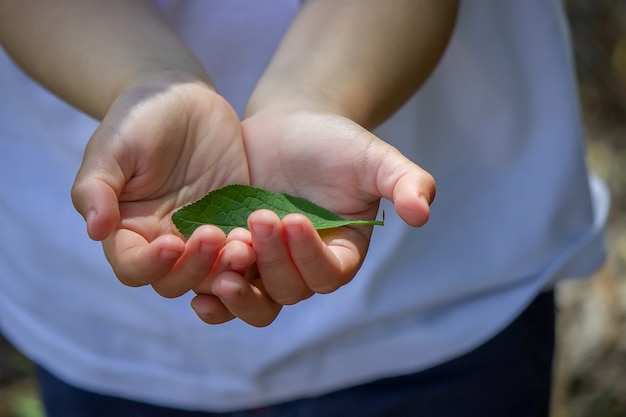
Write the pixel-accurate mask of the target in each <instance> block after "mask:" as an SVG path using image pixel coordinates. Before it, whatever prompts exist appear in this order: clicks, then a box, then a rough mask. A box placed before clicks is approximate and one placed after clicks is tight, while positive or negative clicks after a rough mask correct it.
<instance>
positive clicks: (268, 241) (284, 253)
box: [248, 210, 313, 305]
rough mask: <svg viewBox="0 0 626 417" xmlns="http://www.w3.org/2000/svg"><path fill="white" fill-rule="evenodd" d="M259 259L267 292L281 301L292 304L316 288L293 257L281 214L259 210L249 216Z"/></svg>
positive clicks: (309, 294)
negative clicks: (299, 270) (306, 280)
mask: <svg viewBox="0 0 626 417" xmlns="http://www.w3.org/2000/svg"><path fill="white" fill-rule="evenodd" d="M248 225H249V227H250V234H251V237H252V247H253V249H254V252H255V253H256V263H257V268H258V270H259V274H260V275H261V277H262V279H263V282H264V285H265V288H266V290H267V292H268V294H269V295H270V296H271V297H272V298H273V299H274V300H275V301H276V302H277V303H279V304H283V305H290V304H295V303H297V302H299V301H301V300H304V299H306V298H309V297H310V296H311V295H312V294H313V292H312V291H311V290H310V289H309V288H308V287H307V285H306V283H305V282H304V280H303V279H302V277H301V276H300V273H299V272H298V269H297V267H296V265H294V263H293V262H292V260H291V256H290V254H289V249H288V248H287V244H286V242H285V238H284V236H283V231H282V223H281V220H280V218H279V217H278V215H276V214H275V213H273V212H271V211H269V210H258V211H256V212H254V213H252V214H251V215H250V216H249V218H248Z"/></svg>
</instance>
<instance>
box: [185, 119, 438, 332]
mask: <svg viewBox="0 0 626 417" xmlns="http://www.w3.org/2000/svg"><path fill="white" fill-rule="evenodd" d="M242 127H243V135H244V142H245V146H246V152H247V155H248V163H249V170H250V178H251V183H252V185H254V186H257V187H261V188H265V189H268V190H271V191H276V192H285V193H288V194H292V195H296V196H299V197H303V198H306V199H309V200H311V201H313V202H314V203H316V204H318V205H320V206H322V207H325V208H327V209H329V210H330V211H332V212H334V213H336V214H338V215H340V216H342V217H345V218H348V219H373V218H375V216H376V214H377V211H378V205H379V202H380V199H381V198H386V199H388V200H390V201H392V202H393V204H394V208H395V210H396V211H397V212H398V214H399V215H400V217H401V218H402V219H403V220H404V221H405V222H406V223H408V224H410V225H412V226H420V225H423V224H424V223H425V222H426V221H427V219H428V216H429V206H430V203H431V202H432V200H433V199H434V196H435V182H434V179H433V178H432V176H431V175H430V174H428V173H427V172H426V171H424V170H423V169H421V168H420V167H419V166H417V165H416V164H414V163H413V162H411V161H410V160H408V159H407V158H406V157H404V156H403V155H402V154H401V153H400V152H399V151H398V150H397V149H395V148H394V147H392V146H391V145H389V144H388V143H386V142H384V141H383V140H381V139H380V138H378V137H376V136H375V135H374V134H372V133H371V132H370V131H368V130H366V129H365V128H363V127H361V126H360V125H358V124H356V123H354V122H353V121H351V120H349V119H347V118H344V117H342V116H338V115H333V114H325V113H316V112H311V111H303V110H298V111H262V112H259V113H257V114H255V115H253V116H251V117H250V118H248V119H246V120H245V121H244V122H243V123H242ZM248 225H249V230H250V231H249V232H243V231H242V232H238V234H239V236H238V237H237V238H236V239H234V240H239V241H240V242H242V243H246V244H248V246H250V247H252V249H253V251H254V260H255V262H256V263H255V266H254V269H253V270H252V271H253V273H254V278H256V279H252V277H251V276H250V274H251V272H250V270H249V269H246V268H245V264H246V263H245V262H242V263H241V265H242V268H240V269H239V270H238V271H239V273H237V270H232V269H231V272H230V275H229V277H228V288H229V292H230V297H220V296H219V293H220V291H219V288H220V285H221V278H216V279H213V280H212V281H211V285H212V286H211V291H213V293H214V294H216V295H217V296H218V298H220V299H221V301H222V303H213V302H209V301H208V299H204V301H205V302H202V303H198V304H196V305H195V306H194V309H195V310H196V313H198V315H199V316H200V317H201V318H202V319H203V320H205V321H206V322H209V323H219V322H222V321H227V320H229V319H231V318H232V317H234V316H235V315H236V316H238V317H240V318H242V317H243V318H244V320H245V321H248V322H250V320H253V319H254V317H255V312H256V313H257V314H258V315H257V316H256V317H263V320H262V323H258V322H257V324H260V325H265V324H269V323H270V322H271V320H272V319H273V318H274V317H275V316H276V315H277V314H278V312H279V311H280V308H279V306H281V305H289V304H295V303H297V302H299V301H302V300H304V299H306V298H309V297H310V296H312V295H313V294H315V293H330V292H333V291H335V290H337V289H338V288H340V287H341V286H343V285H345V284H347V283H348V282H350V281H351V280H352V278H353V277H354V276H355V275H356V273H357V271H358V269H359V268H360V266H361V264H362V262H363V260H364V257H365V256H366V253H367V249H368V246H369V241H370V237H371V233H372V227H371V226H356V227H342V228H337V229H331V230H324V231H320V232H318V231H316V230H315V228H314V227H313V225H312V223H311V222H310V221H309V220H308V219H307V218H306V217H305V216H302V215H299V214H291V215H288V216H286V217H284V218H283V219H282V220H281V219H280V218H279V217H278V216H277V215H276V214H274V213H272V212H270V211H267V210H260V211H257V212H255V213H253V214H252V215H251V216H250V217H249V219H248ZM231 247H232V248H234V247H235V246H231ZM238 247H239V248H240V249H241V248H242V247H241V246H238ZM228 253H231V252H230V251H229V247H228V246H227V247H225V249H224V254H228ZM239 253H240V254H241V253H243V252H239ZM231 254H234V252H232V253H231ZM233 256H235V255H233ZM244 257H245V256H244ZM246 259H248V261H249V264H251V262H252V255H250V256H249V257H247V258H246ZM224 267H225V266H224ZM222 277H223V276H222ZM258 278H260V279H258ZM255 283H262V287H258V286H257V288H255ZM260 289H261V290H260ZM200 292H202V290H201V291H200ZM233 295H235V296H233ZM268 297H269V298H268ZM243 300H246V303H242V301H243ZM213 301H215V300H213ZM272 301H273V303H272ZM237 305H245V306H246V311H245V313H244V314H237V313H236V314H233V312H240V310H238V308H237V307H236V306H237ZM233 306H235V307H233ZM255 306H256V308H255Z"/></svg>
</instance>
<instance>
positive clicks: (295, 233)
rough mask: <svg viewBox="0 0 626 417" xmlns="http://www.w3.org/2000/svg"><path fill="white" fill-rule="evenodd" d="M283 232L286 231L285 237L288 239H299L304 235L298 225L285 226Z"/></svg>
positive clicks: (302, 229)
mask: <svg viewBox="0 0 626 417" xmlns="http://www.w3.org/2000/svg"><path fill="white" fill-rule="evenodd" d="M285 230H286V231H287V236H288V237H289V238H290V239H299V238H301V237H302V235H303V234H304V228H303V227H302V226H301V225H299V224H291V225H289V226H285Z"/></svg>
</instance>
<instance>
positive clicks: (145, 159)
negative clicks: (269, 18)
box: [72, 85, 248, 296]
mask: <svg viewBox="0 0 626 417" xmlns="http://www.w3.org/2000/svg"><path fill="white" fill-rule="evenodd" d="M233 182H237V183H247V182H248V170H247V163H246V158H245V153H244V149H243V144H242V140H241V133H240V127H239V121H238V118H237V116H236V114H235V113H234V112H233V110H232V109H231V108H230V106H229V105H228V104H227V103H226V102H225V101H224V100H223V99H221V98H220V97H219V96H217V95H216V94H215V93H213V92H211V91H210V90H208V89H207V88H206V87H202V86H198V85H173V86H171V85H170V86H150V87H144V88H141V89H135V90H131V91H129V92H127V93H126V94H124V95H123V96H121V97H120V98H119V99H118V100H117V101H116V102H115V103H114V105H113V106H112V108H111V110H110V111H109V112H108V113H107V116H106V117H105V119H104V120H103V122H102V124H101V125H100V127H99V128H98V130H97V131H96V133H95V134H94V136H93V137H92V139H91V140H90V142H89V145H88V146H87V149H86V151H85V159H84V161H83V165H82V167H81V170H80V172H79V174H78V176H77V179H76V182H75V184H74V188H73V192H72V195H73V199H74V202H75V205H76V206H77V208H78V210H79V211H80V212H81V213H83V214H84V215H85V216H86V217H87V219H88V227H89V233H90V235H91V236H92V237H93V238H95V239H104V242H103V245H104V249H105V253H106V255H107V257H108V259H109V261H110V263H111V265H112V266H113V268H114V270H115V272H116V274H117V275H118V277H119V278H120V280H122V281H123V282H125V283H127V284H129V285H143V284H148V283H150V284H153V285H155V288H158V291H159V292H160V293H162V294H163V295H168V296H175V295H180V294H181V293H182V292H185V291H187V290H189V289H190V288H191V287H192V286H193V284H194V283H195V282H197V280H198V279H201V276H202V275H203V274H206V273H207V272H208V270H209V269H210V267H211V264H209V261H210V260H212V259H213V260H214V259H215V256H216V253H217V252H218V251H219V248H221V245H222V244H223V240H224V239H225V237H224V236H223V235H220V233H219V232H218V231H216V230H214V229H212V230H206V228H205V229H204V230H201V231H199V232H198V236H197V237H196V236H194V237H192V238H191V239H190V240H189V241H188V242H184V241H183V239H182V238H181V237H180V235H178V234H177V233H176V231H175V230H174V228H173V225H172V223H171V220H170V215H171V212H172V211H173V210H174V209H175V208H177V207H180V206H182V205H184V204H187V203H190V202H192V201H194V200H196V199H198V198H200V197H201V196H202V195H203V194H205V193H206V192H207V191H209V190H210V189H212V188H216V187H219V186H223V185H226V184H229V183H233ZM94 213H95V214H94ZM203 233H204V234H203ZM203 244H208V245H209V246H210V249H207V248H206V245H204V249H202V247H203ZM202 250H204V251H205V252H207V253H204V255H206V256H205V258H206V259H205V260H204V261H201V260H200V258H201V255H202V253H201V252H202ZM180 276H184V279H185V280H187V281H188V282H184V283H180V282H177V281H180V279H179V277H180ZM192 276H193V278H191V277H192Z"/></svg>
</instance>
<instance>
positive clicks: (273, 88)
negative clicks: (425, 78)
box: [244, 80, 372, 128]
mask: <svg viewBox="0 0 626 417" xmlns="http://www.w3.org/2000/svg"><path fill="white" fill-rule="evenodd" d="M319 85H322V84H318V86H317V87H313V85H305V84H304V83H301V84H296V83H289V82H286V81H284V80H281V81H277V82H275V83H273V82H270V81H265V82H261V83H260V84H259V85H258V86H257V88H256V89H255V90H254V92H253V94H252V96H251V97H250V100H249V101H248V104H247V106H246V109H245V112H244V119H246V118H249V117H251V116H254V115H255V114H258V113H260V112H267V111H271V112H282V113H285V112H298V111H306V112H313V113H318V114H334V115H339V116H343V117H346V118H348V119H350V120H352V121H354V122H356V123H358V124H361V125H363V126H366V127H369V128H371V127H372V126H371V125H370V123H369V116H370V112H369V109H370V107H369V106H368V105H367V97H366V96H365V95H364V94H361V93H360V92H359V91H351V92H350V91H339V90H338V89H336V88H335V89H331V88H329V87H319Z"/></svg>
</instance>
